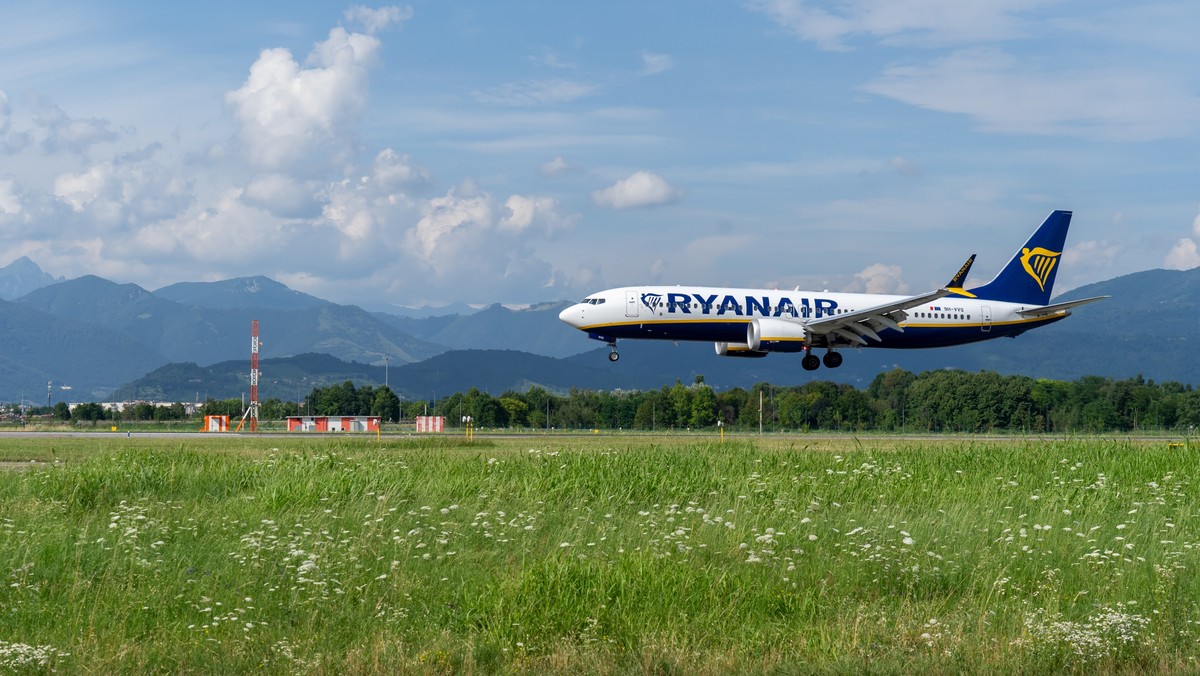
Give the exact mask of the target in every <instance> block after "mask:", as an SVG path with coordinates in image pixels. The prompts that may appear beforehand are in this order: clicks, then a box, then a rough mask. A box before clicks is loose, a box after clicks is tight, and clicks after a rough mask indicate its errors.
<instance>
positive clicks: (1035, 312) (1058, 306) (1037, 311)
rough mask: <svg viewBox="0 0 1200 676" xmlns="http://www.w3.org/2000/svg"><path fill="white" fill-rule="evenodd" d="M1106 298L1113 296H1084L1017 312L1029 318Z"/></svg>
mask: <svg viewBox="0 0 1200 676" xmlns="http://www.w3.org/2000/svg"><path fill="white" fill-rule="evenodd" d="M1105 298H1112V296H1096V297H1095V298H1084V299H1082V300H1069V301H1067V302H1065V303H1055V304H1054V305H1043V306H1042V307H1035V308H1033V309H1031V310H1021V311H1020V312H1017V314H1019V315H1021V316H1022V317H1027V318H1031V317H1047V316H1049V315H1053V314H1058V313H1059V312H1063V311H1064V310H1068V309H1070V308H1073V307H1075V306H1077V305H1084V304H1087V303H1095V302H1096V301H1098V300H1104V299H1105Z"/></svg>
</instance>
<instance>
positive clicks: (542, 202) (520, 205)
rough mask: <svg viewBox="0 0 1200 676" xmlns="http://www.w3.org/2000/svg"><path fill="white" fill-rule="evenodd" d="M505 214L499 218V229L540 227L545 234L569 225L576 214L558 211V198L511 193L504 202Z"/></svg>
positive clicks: (516, 230)
mask: <svg viewBox="0 0 1200 676" xmlns="http://www.w3.org/2000/svg"><path fill="white" fill-rule="evenodd" d="M504 210H505V215H504V216H502V217H501V218H500V223H499V227H500V230H501V231H507V232H514V233H519V232H524V231H526V230H528V229H530V228H531V227H534V226H537V227H540V228H541V229H542V230H543V231H544V232H546V233H547V234H553V233H555V232H557V231H559V230H563V229H566V228H569V227H571V226H572V225H574V223H575V222H576V221H577V220H578V216H568V217H563V216H560V215H559V213H558V200H556V199H554V198H553V197H525V196H523V195H512V196H510V197H509V198H508V200H506V201H505V202H504Z"/></svg>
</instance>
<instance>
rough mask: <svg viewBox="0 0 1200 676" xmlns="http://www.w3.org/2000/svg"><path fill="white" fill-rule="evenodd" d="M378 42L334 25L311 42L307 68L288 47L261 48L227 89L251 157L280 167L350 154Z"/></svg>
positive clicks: (258, 163) (244, 142)
mask: <svg viewBox="0 0 1200 676" xmlns="http://www.w3.org/2000/svg"><path fill="white" fill-rule="evenodd" d="M379 47H380V42H379V39H378V38H376V37H374V36H371V35H365V34H362V33H348V32H346V30H345V29H343V28H340V27H339V28H334V29H333V30H331V31H329V37H328V38H327V39H326V40H325V41H324V42H320V43H317V44H316V45H315V46H314V47H313V51H312V53H311V54H309V56H308V60H307V64H308V65H307V67H306V66H301V65H300V64H299V63H298V62H297V61H296V60H295V59H294V58H292V54H291V52H290V51H288V50H287V49H282V48H276V49H265V50H263V51H262V53H261V54H259V57H258V60H257V61H255V62H254V65H252V66H251V67H250V75H249V76H248V77H247V78H246V81H245V83H243V84H242V86H241V87H240V88H238V89H236V90H234V91H231V92H228V93H226V95H225V101H226V103H227V104H228V105H229V106H230V108H231V109H232V110H233V115H234V118H235V119H236V121H237V122H238V124H239V125H240V137H241V140H242V143H243V144H244V145H245V147H246V150H247V154H248V156H249V159H250V160H251V161H252V162H253V163H254V164H256V165H258V166H261V167H265V168H269V169H279V168H284V167H289V166H293V165H295V163H297V162H299V161H301V160H305V159H308V160H313V159H318V158H319V157H323V158H324V161H325V162H326V163H328V162H333V161H336V160H337V159H339V157H340V156H342V155H344V154H346V153H348V152H349V151H350V145H351V137H352V133H351V123H353V122H355V121H357V119H358V116H359V115H360V114H361V112H362V110H363V108H364V107H365V106H366V102H367V73H368V70H369V69H370V67H371V66H372V65H373V64H374V63H375V60H376V53H377V52H378V51H379ZM331 154H332V156H330V155H331Z"/></svg>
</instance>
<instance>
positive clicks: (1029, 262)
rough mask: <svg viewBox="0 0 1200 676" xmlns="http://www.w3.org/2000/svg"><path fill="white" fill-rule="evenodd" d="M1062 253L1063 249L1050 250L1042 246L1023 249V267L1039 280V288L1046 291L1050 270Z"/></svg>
mask: <svg viewBox="0 0 1200 676" xmlns="http://www.w3.org/2000/svg"><path fill="white" fill-rule="evenodd" d="M1061 255H1062V252H1061V251H1050V250H1049V249H1043V248H1042V247H1040V246H1039V247H1036V248H1033V249H1021V267H1023V268H1025V272H1028V273H1029V276H1030V277H1033V278H1034V279H1035V280H1037V283H1038V288H1040V289H1041V290H1042V291H1045V290H1046V280H1047V279H1049V278H1050V272H1051V271H1052V270H1054V266H1055V265H1057V264H1058V257H1059V256H1061Z"/></svg>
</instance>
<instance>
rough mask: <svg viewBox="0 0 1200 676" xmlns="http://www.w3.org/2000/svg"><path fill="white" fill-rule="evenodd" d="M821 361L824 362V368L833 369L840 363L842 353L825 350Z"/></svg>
mask: <svg viewBox="0 0 1200 676" xmlns="http://www.w3.org/2000/svg"><path fill="white" fill-rule="evenodd" d="M821 361H822V362H824V363H825V368H827V369H835V368H837V367H839V366H841V365H842V355H841V354H839V353H837V352H826V353H825V357H824V358H822V359H821Z"/></svg>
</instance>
